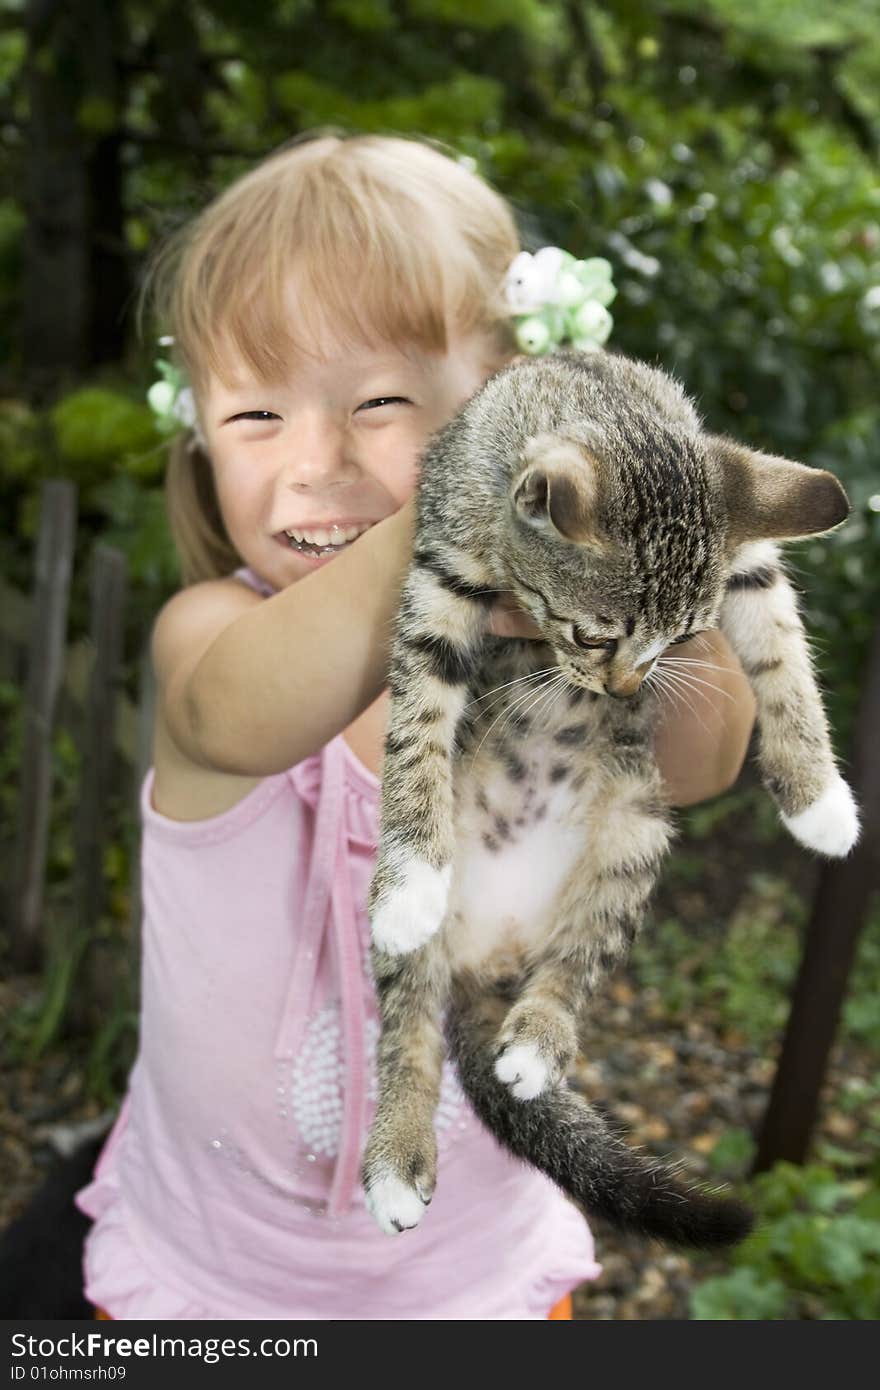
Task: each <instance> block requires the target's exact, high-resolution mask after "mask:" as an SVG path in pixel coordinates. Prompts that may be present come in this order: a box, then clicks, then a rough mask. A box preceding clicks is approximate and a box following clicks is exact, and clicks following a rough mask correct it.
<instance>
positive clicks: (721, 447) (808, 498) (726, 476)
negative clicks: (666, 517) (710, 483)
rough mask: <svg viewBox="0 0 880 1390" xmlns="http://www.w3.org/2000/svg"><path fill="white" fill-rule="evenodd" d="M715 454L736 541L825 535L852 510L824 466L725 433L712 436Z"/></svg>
mask: <svg viewBox="0 0 880 1390" xmlns="http://www.w3.org/2000/svg"><path fill="white" fill-rule="evenodd" d="M711 454H712V457H713V458H714V459H715V461H716V463H717V464H718V465H719V467H720V469H721V472H722V480H723V485H724V499H725V502H726V504H727V523H728V527H729V530H730V535H729V539H730V541H731V542H732V543H733V544H735V545H739V544H740V543H741V542H743V541H752V540H785V539H788V540H793V539H795V538H797V537H799V536H816V535H820V534H821V533H822V532H823V531H831V530H832V529H833V528H834V527H835V526H839V525H840V523H841V522H842V521H845V520H846V518H847V516H848V515H849V501H848V499H847V495H846V493H845V492H844V490H843V488H842V487H841V485H840V483H839V482H838V481H837V479H836V478H835V476H834V474H833V473H828V472H826V471H825V469H823V468H808V467H807V466H806V465H805V464H803V463H792V462H791V460H790V459H784V458H777V457H776V456H775V455H773V454H761V453H758V451H757V450H754V449H748V448H747V447H746V446H745V445H744V444H737V443H736V442H735V441H734V440H732V439H726V438H723V437H721V436H716V437H715V438H713V439H712V440H711Z"/></svg>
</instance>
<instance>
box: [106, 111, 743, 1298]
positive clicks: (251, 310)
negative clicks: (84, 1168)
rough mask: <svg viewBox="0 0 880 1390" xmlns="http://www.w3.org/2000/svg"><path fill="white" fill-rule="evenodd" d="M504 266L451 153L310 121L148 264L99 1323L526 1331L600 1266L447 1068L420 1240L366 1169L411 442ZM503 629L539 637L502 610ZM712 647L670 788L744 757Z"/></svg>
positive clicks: (507, 256)
mask: <svg viewBox="0 0 880 1390" xmlns="http://www.w3.org/2000/svg"><path fill="white" fill-rule="evenodd" d="M518 251H519V245H518V242H517V238H516V233H515V229H514V224H513V220H512V217H511V214H510V211H509V209H508V207H507V206H506V204H505V203H504V202H503V200H502V199H501V198H500V197H499V196H498V195H497V194H496V193H495V192H494V191H492V190H491V189H490V188H489V187H487V185H486V184H485V183H483V182H482V181H481V180H480V179H479V178H478V177H476V176H475V175H474V174H473V173H472V172H471V171H470V170H469V169H468V168H466V167H465V166H464V165H463V164H462V163H460V162H458V161H456V160H454V159H451V158H448V157H446V156H445V155H443V154H441V153H439V152H438V151H437V150H435V149H434V148H432V147H430V146H428V145H427V144H424V143H421V142H418V141H408V140H401V139H391V138H378V137H354V138H348V139H339V138H337V137H335V136H326V135H322V136H319V137H316V138H312V139H309V140H307V141H304V142H303V141H300V142H297V143H296V144H294V145H293V146H290V147H287V148H285V149H284V150H282V151H281V152H280V153H277V154H275V155H274V156H272V157H271V158H269V159H267V160H266V161H265V162H264V163H262V164H261V165H260V166H259V167H258V168H256V169H255V170H254V171H253V172H252V173H250V174H249V175H248V176H246V177H244V178H242V179H240V180H239V181H238V182H237V183H236V184H234V185H233V186H232V187H231V188H230V189H229V190H228V191H227V192H226V193H225V194H223V195H222V196H221V197H220V198H218V199H217V201H216V202H215V203H213V204H212V205H211V206H210V207H209V208H208V209H207V210H206V211H205V212H204V213H203V214H202V215H201V216H200V217H199V218H197V219H196V221H195V223H194V224H193V225H192V226H191V227H190V228H189V229H188V230H187V231H186V233H185V235H184V236H183V237H182V238H181V239H179V240H178V242H177V243H176V244H175V254H174V255H172V256H169V257H166V258H165V260H164V262H163V264H162V266H161V267H160V270H159V280H158V290H159V296H158V300H159V311H160V314H161V315H162V317H163V318H164V319H165V320H166V321H167V323H168V326H169V328H170V330H171V332H172V333H173V335H174V340H175V343H176V352H177V354H178V355H179V359H180V362H181V365H182V366H183V367H184V369H185V371H186V373H187V375H188V378H189V381H190V383H191V386H192V389H193V392H194V399H195V402H196V407H197V424H196V426H195V428H194V430H193V431H190V432H189V434H188V435H187V436H185V437H184V438H182V439H181V440H180V441H178V443H177V445H176V446H175V449H174V450H173V457H172V461H171V466H170V474H169V482H168V499H169V508H170V518H171V525H172V529H173V533H174V537H175V541H176V543H177V545H178V548H179V551H180V555H181V560H182V567H183V575H184V580H185V583H186V587H185V588H184V589H183V590H182V591H181V592H180V593H179V594H177V595H176V596H175V597H173V598H172V599H171V600H170V602H169V603H168V604H166V606H165V608H164V609H163V611H162V612H161V613H160V615H159V618H158V621H157V623H156V627H155V633H154V641H153V655H154V661H155V667H156V674H157V679H158V689H159V699H158V712H157V719H156V730H155V745H154V767H153V769H152V771H151V772H150V774H149V775H148V777H147V779H146V781H145V784H144V788H143V797H142V811H143V901H144V927H143V953H144V954H143V991H142V1020H141V1023H142V1027H141V1040H140V1053H139V1056H138V1059H137V1062H136V1064H135V1067H134V1069H133V1072H132V1076H131V1080H130V1085H129V1092H128V1096H127V1099H126V1102H125V1105H124V1107H123V1110H122V1112H121V1114H120V1117H119V1120H118V1122H117V1124H116V1126H115V1128H114V1131H113V1134H112V1135H111V1137H110V1139H109V1141H108V1143H107V1145H106V1147H105V1150H104V1153H103V1155H102V1158H101V1160H100V1163H99V1165H98V1168H97V1170H96V1174H95V1179H94V1181H93V1182H92V1183H91V1185H90V1186H89V1187H87V1188H85V1189H84V1190H83V1191H82V1192H81V1193H80V1194H79V1197H78V1202H79V1205H80V1207H81V1208H82V1210H83V1211H85V1212H86V1213H87V1214H88V1215H89V1216H91V1217H92V1218H93V1219H94V1225H93V1227H92V1230H91V1233H90V1236H89V1238H88V1241H87V1246H86V1254H85V1272H86V1292H87V1296H88V1297H89V1298H90V1299H91V1300H92V1301H93V1302H94V1303H95V1304H96V1305H97V1306H98V1307H100V1308H101V1309H103V1310H106V1312H105V1314H104V1315H105V1316H110V1317H113V1318H197V1319H202V1318H206V1319H208V1318H328V1319H329V1318H333V1319H341V1318H342V1319H395V1318H421V1319H462V1318H466V1319H474V1318H479V1319H543V1318H546V1317H547V1316H548V1314H550V1310H551V1309H552V1308H554V1305H557V1304H558V1302H559V1300H560V1299H563V1298H564V1296H565V1295H566V1294H567V1293H568V1292H569V1290H571V1289H572V1288H573V1287H574V1286H575V1285H577V1284H579V1283H580V1282H581V1281H583V1280H587V1279H592V1278H594V1277H595V1276H596V1275H597V1274H598V1273H599V1266H598V1265H597V1263H596V1261H595V1258H594V1254H593V1244H592V1239H591V1236H590V1232H589V1230H588V1228H587V1226H586V1224H585V1222H584V1220H583V1217H582V1216H581V1215H580V1214H579V1213H578V1212H577V1211H576V1210H575V1209H574V1208H573V1207H572V1206H571V1205H570V1204H569V1203H568V1202H567V1201H566V1200H565V1199H564V1198H563V1197H562V1196H561V1195H560V1194H559V1193H558V1192H557V1191H556V1190H555V1189H554V1188H553V1187H552V1186H551V1184H550V1183H549V1182H548V1181H547V1180H546V1179H545V1178H544V1177H543V1176H541V1175H539V1174H538V1173H537V1172H535V1171H533V1170H531V1169H529V1168H526V1167H523V1166H520V1165H518V1164H517V1163H516V1162H515V1161H514V1160H513V1159H511V1158H509V1157H508V1156H507V1155H506V1154H505V1153H503V1152H502V1151H501V1150H500V1149H499V1148H498V1147H497V1146H496V1145H495V1143H494V1141H493V1140H492V1139H491V1138H490V1137H489V1136H488V1135H487V1134H486V1133H485V1132H484V1131H483V1130H482V1129H481V1127H480V1126H479V1124H478V1123H477V1121H476V1120H475V1118H474V1117H473V1116H472V1115H471V1114H470V1112H469V1111H468V1109H467V1107H466V1104H465V1102H464V1100H463V1098H462V1096H461V1094H460V1092H459V1090H458V1088H457V1085H456V1082H455V1079H454V1076H453V1075H452V1073H451V1072H447V1075H446V1078H445V1082H444V1087H443V1093H442V1096H441V1103H440V1108H439V1112H438V1117H437V1124H438V1133H439V1140H440V1180H439V1184H438V1194H437V1197H436V1200H435V1202H434V1203H433V1205H432V1207H431V1210H430V1213H429V1214H428V1217H427V1219H426V1220H425V1221H424V1222H423V1223H422V1225H421V1226H420V1227H419V1228H418V1229H417V1230H413V1231H408V1232H406V1233H405V1234H403V1235H401V1236H400V1237H397V1238H394V1239H392V1238H390V1237H388V1236H386V1235H384V1234H382V1232H380V1231H379V1229H378V1228H377V1227H376V1225H375V1224H374V1223H373V1220H372V1218H371V1217H370V1216H369V1214H368V1212H367V1210H366V1207H365V1204H364V1199H363V1195H362V1192H361V1190H360V1185H359V1180H358V1173H359V1165H360V1156H361V1149H362V1145H363V1141H364V1139H365V1135H366V1128H367V1121H368V1115H369V1111H370V1107H371V1103H372V1098H373V1087H374V1080H373V1072H372V1054H373V1049H374V1046H375V1040H376V1036H377V1033H378V1024H377V1013H376V1008H375V1003H374V999H373V992H372V984H371V979H370V973H369V962H368V959H367V954H368V948H369V923H368V920H367V917H366V914H365V902H366V894H367V886H368V883H369V879H370V874H371V869H372V864H373V856H374V850H375V844H376V831H377V825H376V812H377V794H378V780H377V779H378V774H379V768H380V761H381V755H382V744H383V731H384V727H385V719H386V712H387V695H386V693H385V691H384V684H385V678H386V667H387V661H388V653H389V643H390V636H391V631H392V625H393V620H394V615H395V610H396V606H397V602H398V597H399V591H400V585H401V581H402V579H403V576H404V573H405V570H406V566H407V560H408V555H409V551H410V546H411V538H412V527H413V517H412V503H411V501H410V500H409V499H410V498H411V495H412V492H413V488H414V485H415V481H416V469H417V460H418V457H419V453H420V450H421V449H422V447H423V445H424V444H425V442H426V440H427V439H428V436H429V435H430V434H431V433H432V431H434V430H436V429H437V428H439V427H440V426H441V425H443V424H444V423H445V422H446V421H447V420H448V419H449V418H450V417H451V416H452V415H453V414H454V412H455V411H456V409H457V408H458V406H459V405H460V404H461V403H462V402H463V401H464V400H465V399H466V398H467V397H468V396H469V395H470V394H471V393H472V392H473V391H474V390H475V389H476V388H477V387H478V386H479V385H480V384H481V382H482V381H483V380H485V378H486V377H487V375H488V374H489V373H491V372H492V371H493V370H495V369H497V367H498V366H500V365H501V363H502V362H503V361H504V360H505V359H506V358H507V357H509V356H510V354H511V351H512V337H511V327H510V320H509V317H508V315H509V312H510V311H509V308H507V306H506V305H505V303H504V301H503V299H502V295H501V287H502V285H503V282H504V278H505V273H506V271H507V269H508V267H509V265H510V263H511V261H512V260H513V258H514V257H515V256H516V255H517V253H518ZM491 624H492V630H493V631H494V632H496V633H498V634H500V635H509V634H511V633H525V632H526V631H527V628H526V627H525V626H523V624H524V619H520V618H517V617H516V616H515V615H511V614H506V613H505V612H504V611H503V610H501V609H500V608H499V609H498V610H497V611H496V612H495V614H494V615H493V618H492V620H491ZM716 658H717V660H718V662H719V666H721V668H722V671H720V672H719V673H718V676H717V679H718V684H719V685H720V686H723V687H724V688H725V689H726V690H727V691H729V692H732V693H733V694H734V696H735V701H734V702H733V703H731V706H730V707H731V708H735V709H736V711H737V713H736V717H735V718H734V719H733V720H731V719H730V716H729V715H727V712H726V711H722V710H720V709H716V708H715V707H714V706H712V707H709V706H706V707H705V708H703V709H701V711H700V712H699V713H700V718H699V721H697V720H696V719H693V720H692V718H691V716H689V715H688V716H687V717H686V718H678V720H677V722H673V723H672V724H671V725H670V727H669V728H668V729H667V731H666V732H665V733H664V736H663V738H664V748H663V750H661V756H662V759H663V767H664V770H665V771H666V774H667V776H668V778H669V779H670V781H671V783H672V785H673V787H674V789H675V792H676V795H677V798H678V799H679V800H680V801H687V800H695V799H698V798H699V797H700V796H706V795H710V794H712V793H714V792H716V791H718V790H721V789H722V787H724V786H725V785H727V784H729V782H730V781H731V780H732V778H733V777H734V776H735V774H736V772H737V771H738V768H739V765H740V762H741V760H742V756H743V753H744V749H745V744H746V740H747V737H748V730H749V726H750V718H751V711H750V706H749V699H748V696H747V694H745V693H744V692H745V690H746V687H745V685H744V684H741V683H740V681H739V677H738V676H737V673H736V670H735V667H734V662H733V659H732V657H731V656H730V654H729V653H728V652H727V650H726V649H725V648H724V647H723V644H722V643H721V641H720V639H719V640H718V644H717V647H716ZM717 704H718V705H719V706H720V704H721V697H720V696H719V698H718V701H717ZM725 716H726V717H727V720H728V723H727V727H726V728H725V727H722V725H723V719H724V717H725ZM556 1315H557V1316H558V1315H559V1314H556Z"/></svg>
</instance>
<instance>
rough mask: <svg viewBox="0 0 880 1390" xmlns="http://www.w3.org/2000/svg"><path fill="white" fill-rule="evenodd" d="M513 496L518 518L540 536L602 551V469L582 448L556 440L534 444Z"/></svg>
mask: <svg viewBox="0 0 880 1390" xmlns="http://www.w3.org/2000/svg"><path fill="white" fill-rule="evenodd" d="M510 495H511V500H512V502H513V505H514V508H515V509H516V512H517V513H518V515H519V516H521V517H522V519H523V521H526V522H528V524H529V525H530V526H534V527H535V528H536V530H539V531H541V530H552V531H557V532H558V533H559V535H560V536H563V537H564V538H565V540H567V541H576V542H578V543H579V544H581V545H594V546H601V544H602V541H601V539H600V536H599V528H598V522H597V511H598V496H599V479H598V465H597V464H596V461H595V459H594V458H593V456H592V455H591V454H590V453H589V452H588V451H587V450H586V448H585V447H584V446H583V445H582V444H578V443H576V442H575V441H574V440H572V439H564V438H562V437H561V436H559V435H556V434H539V435H536V436H535V438H534V439H530V440H529V441H528V443H527V444H526V447H525V449H524V450H523V467H522V470H521V472H520V473H518V474H517V476H516V477H515V478H514V481H513V486H512V488H511V494H510Z"/></svg>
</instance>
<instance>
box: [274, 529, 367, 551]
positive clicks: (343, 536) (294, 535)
mask: <svg viewBox="0 0 880 1390" xmlns="http://www.w3.org/2000/svg"><path fill="white" fill-rule="evenodd" d="M367 529H368V527H367V526H335V525H334V526H331V527H330V528H329V529H326V528H325V527H323V526H322V527H319V528H316V529H315V530H313V531H303V530H299V529H298V528H293V527H292V528H291V529H290V530H289V531H285V533H284V534H285V535H286V536H287V537H288V539H289V540H294V541H297V542H298V543H299V544H300V545H302V544H306V545H317V546H321V547H324V546H328V545H347V544H348V543H349V542H350V541H354V540H357V538H358V536H361V535H363V533H364V531H366V530H367Z"/></svg>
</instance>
